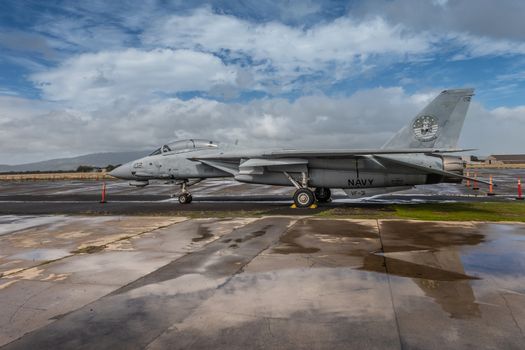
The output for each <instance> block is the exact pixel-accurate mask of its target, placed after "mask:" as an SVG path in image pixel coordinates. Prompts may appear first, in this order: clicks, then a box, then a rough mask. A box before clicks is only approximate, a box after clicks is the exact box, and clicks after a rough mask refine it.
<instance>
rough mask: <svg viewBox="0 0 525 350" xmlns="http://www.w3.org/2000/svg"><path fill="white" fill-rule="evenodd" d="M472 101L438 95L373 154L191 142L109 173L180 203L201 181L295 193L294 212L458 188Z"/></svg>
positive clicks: (455, 93) (466, 94) (464, 92)
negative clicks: (159, 187) (157, 185)
mask: <svg viewBox="0 0 525 350" xmlns="http://www.w3.org/2000/svg"><path fill="white" fill-rule="evenodd" d="M473 94H474V90H473V89H455V90H445V91H443V92H441V93H440V94H439V95H438V96H437V97H436V98H435V99H434V100H433V101H432V102H430V104H428V105H427V106H426V107H425V108H424V109H423V110H422V111H421V112H419V113H418V114H417V115H416V116H415V117H414V118H413V119H412V120H411V121H410V124H408V125H406V126H405V127H403V128H402V129H401V130H399V132H397V134H395V135H394V136H393V137H392V138H391V139H390V140H389V141H388V142H387V143H386V144H385V145H383V147H381V148H378V149H246V148H242V147H240V146H236V145H227V144H222V143H216V142H214V141H209V140H200V139H191V140H182V141H175V142H171V143H167V144H165V145H163V146H162V147H160V148H158V149H157V150H155V151H154V152H153V153H151V154H150V155H149V156H147V157H144V158H140V159H137V160H135V161H132V162H129V163H127V164H124V165H122V166H120V167H118V168H116V169H115V170H113V171H112V172H110V173H109V174H110V175H111V176H114V177H116V178H119V179H125V180H131V181H130V185H133V186H146V185H148V184H149V181H151V180H169V181H171V182H173V183H174V184H176V185H177V186H180V195H179V196H178V200H179V202H180V203H181V204H188V203H191V201H192V196H191V194H190V192H189V190H188V188H189V187H190V186H191V185H193V184H195V183H197V182H199V181H202V180H204V179H208V178H218V177H231V178H233V179H235V180H236V181H239V182H243V183H252V184H265V185H277V186H294V187H295V188H296V190H295V193H294V196H293V201H294V205H295V206H296V207H300V208H305V207H310V206H312V205H316V203H324V202H328V201H330V200H331V189H336V188H340V189H343V190H344V191H345V192H346V193H347V194H348V195H349V196H351V197H353V198H360V197H371V196H376V195H379V194H385V193H390V192H396V191H402V190H407V189H410V188H412V187H413V186H416V185H425V184H436V183H441V182H445V183H460V182H461V181H462V180H463V179H469V178H468V177H466V176H465V175H464V174H463V169H464V168H465V163H464V162H463V161H462V159H461V157H458V156H453V155H450V153H454V152H461V151H467V150H464V149H458V148H457V142H458V139H459V135H460V132H461V129H462V127H463V122H464V120H465V116H466V113H467V109H468V106H469V104H470V100H471V97H472V96H473ZM471 180H474V179H471ZM477 181H478V182H480V183H486V182H485V181H482V180H480V179H477Z"/></svg>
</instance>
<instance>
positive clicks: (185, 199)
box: [177, 179, 202, 204]
mask: <svg viewBox="0 0 525 350" xmlns="http://www.w3.org/2000/svg"><path fill="white" fill-rule="evenodd" d="M201 181H202V179H196V180H193V181H189V180H188V179H185V180H180V182H177V184H178V185H180V191H181V194H179V196H178V199H179V203H180V204H190V203H191V202H192V201H193V197H192V196H191V193H190V192H189V191H188V187H190V186H193V185H195V184H197V183H199V182H201Z"/></svg>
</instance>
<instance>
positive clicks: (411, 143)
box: [383, 89, 474, 149]
mask: <svg viewBox="0 0 525 350" xmlns="http://www.w3.org/2000/svg"><path fill="white" fill-rule="evenodd" d="M473 94H474V89H456V90H445V91H443V92H441V93H440V94H439V95H438V96H437V97H436V98H435V99H434V100H433V101H432V102H430V103H429V104H428V105H427V106H426V107H425V108H424V109H423V110H422V111H421V112H419V113H418V114H417V115H416V116H415V118H414V119H413V120H412V122H411V123H410V124H409V125H407V126H405V127H404V128H403V129H401V130H399V131H398V132H397V134H395V135H394V136H393V137H392V138H391V139H390V141H388V142H387V143H386V144H385V145H384V146H383V148H393V149H398V148H443V149H446V148H455V147H457V143H458V140H459V135H460V133H461V129H462V128H463V122H464V121H465V116H466V114H467V110H468V106H469V104H470V99H471V97H472V95H473Z"/></svg>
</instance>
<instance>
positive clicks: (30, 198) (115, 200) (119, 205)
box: [0, 170, 523, 215]
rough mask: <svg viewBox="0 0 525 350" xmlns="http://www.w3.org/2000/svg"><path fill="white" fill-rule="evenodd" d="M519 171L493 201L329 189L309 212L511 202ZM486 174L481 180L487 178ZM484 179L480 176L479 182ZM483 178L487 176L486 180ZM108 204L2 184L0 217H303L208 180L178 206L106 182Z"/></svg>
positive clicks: (266, 198) (502, 182) (281, 196)
mask: <svg viewBox="0 0 525 350" xmlns="http://www.w3.org/2000/svg"><path fill="white" fill-rule="evenodd" d="M520 171H521V172H522V171H523V170H517V171H515V170H506V171H500V173H499V174H495V175H494V178H495V181H496V182H497V183H498V184H499V187H497V189H496V196H492V197H489V196H487V191H488V188H486V186H480V190H479V191H474V190H472V189H471V188H467V187H466V186H465V185H462V184H459V185H452V184H440V185H431V186H422V187H418V188H415V189H413V190H409V191H405V192H401V193H395V194H391V195H384V196H380V197H375V198H373V199H366V200H352V199H349V198H348V197H347V196H346V195H345V194H344V192H343V191H341V190H337V189H335V190H333V199H334V200H333V202H331V203H328V204H322V205H320V206H319V208H318V209H316V210H314V211H312V213H316V212H320V211H323V210H326V209H331V208H335V207H343V208H344V207H357V208H362V207H364V208H370V207H371V208H381V207H384V206H385V205H388V204H391V203H424V202H443V201H448V202H470V201H509V200H514V197H515V196H516V193H514V190H515V189H514V187H513V185H514V184H513V181H514V180H515V179H516V178H517V177H519V176H521V173H520ZM485 175H486V174H484V175H483V176H485ZM481 176H482V175H480V177H481ZM485 177H486V176H485ZM106 185H107V192H106V200H107V203H105V204H101V203H100V200H101V189H102V183H101V182H96V181H36V182H0V215H43V214H103V215H108V214H113V215H147V214H152V215H154V214H169V215H176V214H184V213H185V212H195V211H198V212H210V211H239V210H245V211H259V212H263V213H268V214H286V215H293V214H301V215H303V214H304V213H302V211H300V210H299V211H294V210H290V208H289V207H290V205H291V204H292V196H293V192H294V189H293V188H291V187H276V186H262V185H249V184H241V183H238V182H235V181H232V180H229V179H212V180H209V181H204V182H202V183H199V184H197V185H196V186H194V187H191V192H192V194H193V202H192V203H191V204H189V205H180V204H179V203H178V201H177V199H176V196H174V194H177V191H178V188H177V187H176V186H174V185H171V184H165V183H162V182H158V183H153V184H151V185H149V186H147V187H145V188H135V187H130V186H129V185H128V184H127V182H121V181H108V182H107V184H106Z"/></svg>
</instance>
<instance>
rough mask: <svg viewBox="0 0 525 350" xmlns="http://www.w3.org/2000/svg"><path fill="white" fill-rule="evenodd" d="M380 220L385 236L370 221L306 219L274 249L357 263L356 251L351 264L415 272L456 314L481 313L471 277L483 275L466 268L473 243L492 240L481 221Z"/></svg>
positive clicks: (427, 291)
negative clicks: (366, 222) (472, 273)
mask: <svg viewBox="0 0 525 350" xmlns="http://www.w3.org/2000/svg"><path fill="white" fill-rule="evenodd" d="M380 225H381V226H380V231H381V239H380V238H379V236H378V229H377V226H374V225H370V224H368V225H367V224H365V223H362V224H360V223H359V222H351V221H344V220H312V219H304V220H300V221H298V223H297V224H296V225H295V226H293V227H292V228H291V229H290V230H288V232H286V234H284V235H283V236H282V237H281V239H280V241H279V243H278V244H277V245H276V246H275V247H274V248H273V249H272V250H271V251H270V253H273V254H304V255H308V256H311V257H315V258H316V259H317V258H319V259H328V258H329V259H332V261H336V262H337V264H338V266H344V264H345V263H347V264H351V263H352V260H348V259H345V258H344V256H351V257H353V258H357V259H361V263H360V264H359V263H358V264H357V265H353V266H352V265H347V266H348V267H352V268H355V269H357V270H362V271H369V272H376V273H383V274H388V275H391V276H397V277H405V278H409V279H410V280H411V281H413V282H414V283H415V284H416V285H417V286H418V287H419V289H420V290H421V291H422V292H423V293H424V294H425V295H426V296H427V297H429V298H431V299H432V300H434V302H436V303H437V304H438V305H440V307H441V308H442V309H443V311H445V312H446V313H448V314H449V316H450V317H453V318H471V317H479V316H480V314H481V312H480V309H479V305H478V304H477V302H476V298H475V295H474V291H473V289H472V286H471V281H473V280H479V279H480V277H478V276H476V275H475V274H474V275H471V274H469V273H467V272H466V271H465V267H464V265H463V261H462V258H463V255H464V254H465V250H466V249H467V248H468V249H470V250H473V249H480V248H479V247H480V246H481V245H483V244H484V243H487V242H488V239H487V237H486V232H484V231H483V230H481V229H480V227H479V226H478V225H477V224H462V223H454V224H449V223H434V222H414V221H398V220H395V221H382V222H381V224H380ZM341 238H344V239H345V240H344V241H341V240H340V239H341ZM338 239H339V240H338ZM363 242H365V243H366V244H363ZM351 243H354V244H351ZM502 254H504V253H502ZM325 257H326V258H325ZM312 259H313V258H312ZM522 260H524V259H522ZM481 263H482V262H481ZM522 263H523V262H522ZM402 281H403V280H398V283H403V282H402ZM406 281H409V280H406Z"/></svg>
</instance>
